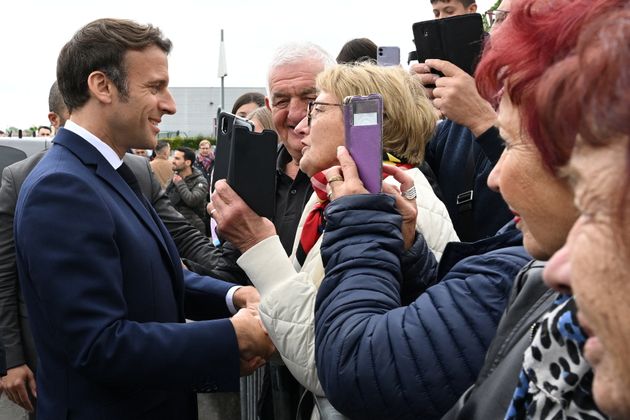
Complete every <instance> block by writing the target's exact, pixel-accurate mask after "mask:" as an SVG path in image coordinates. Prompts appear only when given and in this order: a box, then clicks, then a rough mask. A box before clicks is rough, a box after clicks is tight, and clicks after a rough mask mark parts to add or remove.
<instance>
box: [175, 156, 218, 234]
mask: <svg viewBox="0 0 630 420" xmlns="http://www.w3.org/2000/svg"><path fill="white" fill-rule="evenodd" d="M194 161H195V152H194V151H193V150H192V149H190V148H188V147H180V148H178V149H177V150H175V153H174V154H173V164H172V165H173V172H174V173H175V174H174V175H173V179H172V180H171V182H170V184H168V186H167V187H166V195H168V198H169V200H171V203H172V204H173V207H175V209H176V210H177V211H178V212H180V213H181V214H182V215H183V216H184V217H185V218H186V219H188V221H189V222H190V224H192V225H193V226H194V227H196V228H197V229H199V231H200V232H201V233H203V234H205V233H206V227H205V226H206V225H205V221H204V220H205V218H206V204H207V203H208V201H207V197H208V181H206V179H205V178H204V176H203V174H202V173H201V171H199V170H198V169H197V168H194V167H193V162H194Z"/></svg>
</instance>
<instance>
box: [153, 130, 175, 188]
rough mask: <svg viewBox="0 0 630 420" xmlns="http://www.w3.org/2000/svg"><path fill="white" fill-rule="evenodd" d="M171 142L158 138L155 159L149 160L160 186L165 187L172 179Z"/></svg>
mask: <svg viewBox="0 0 630 420" xmlns="http://www.w3.org/2000/svg"><path fill="white" fill-rule="evenodd" d="M170 157H171V144H170V143H169V142H167V141H166V140H160V141H158V142H157V146H155V159H153V160H152V161H151V170H153V173H154V174H155V176H156V177H157V179H158V181H160V186H161V187H162V188H166V186H167V185H168V183H169V182H170V180H171V179H173V164H172V163H171V161H170Z"/></svg>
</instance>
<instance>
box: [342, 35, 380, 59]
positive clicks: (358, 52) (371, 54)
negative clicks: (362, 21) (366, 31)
mask: <svg viewBox="0 0 630 420" xmlns="http://www.w3.org/2000/svg"><path fill="white" fill-rule="evenodd" d="M376 52H377V46H376V44H375V43H374V42H373V41H372V40H371V39H368V38H355V39H351V40H350V41H348V42H346V43H345V44H344V45H343V47H341V51H339V54H337V63H338V64H345V63H356V62H360V61H372V62H376Z"/></svg>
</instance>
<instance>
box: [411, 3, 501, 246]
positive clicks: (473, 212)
mask: <svg viewBox="0 0 630 420" xmlns="http://www.w3.org/2000/svg"><path fill="white" fill-rule="evenodd" d="M431 3H432V4H433V5H434V13H435V16H436V18H437V19H441V18H443V17H451V16H456V15H457V14H459V15H461V14H465V13H474V12H475V11H476V5H475V4H474V3H471V2H467V1H464V0H461V1H460V0H451V1H449V2H445V1H435V0H431ZM442 3H447V4H448V5H449V6H450V7H451V8H449V9H447V8H446V6H445V7H444V8H442V7H441V6H442ZM510 3H511V0H504V1H503V2H502V3H501V5H500V7H499V9H500V10H502V11H504V12H508V11H509V8H510ZM473 5H474V6H475V7H474V9H473V8H471V6H473ZM443 9H444V10H447V11H448V12H451V14H450V15H447V14H446V13H445V12H444V11H443ZM496 28H497V25H496V24H495V26H493V28H492V29H491V32H494V31H495V30H496ZM432 71H434V72H440V73H441V74H442V75H443V76H439V75H437V74H435V73H432ZM410 72H411V73H412V74H414V75H415V76H416V77H418V78H419V80H420V81H421V82H422V84H423V85H424V86H425V88H427V89H426V90H427V94H428V96H429V97H430V98H432V99H433V105H434V106H435V108H436V110H437V111H438V112H439V113H440V114H441V115H442V116H443V117H444V118H445V121H443V122H442V123H440V124H439V125H438V128H437V129H436V133H435V136H434V138H433V140H432V141H431V142H429V145H428V147H427V150H426V157H425V159H426V161H427V163H428V164H429V165H430V166H431V169H433V171H434V172H435V174H436V176H437V178H438V183H439V185H440V188H441V190H442V193H443V197H444V200H445V203H446V207H447V208H448V210H449V215H450V217H451V220H452V221H453V224H454V225H455V228H456V230H457V233H458V235H459V237H460V238H461V239H462V240H463V241H474V240H478V239H482V238H485V237H488V236H492V235H494V233H496V231H497V230H498V229H499V228H500V227H502V226H503V225H504V224H505V223H507V222H508V221H509V220H510V219H511V218H512V214H511V213H510V211H509V209H508V207H507V205H506V204H505V202H504V201H503V199H502V198H501V196H500V194H498V193H495V192H493V191H491V190H490V189H489V188H488V187H487V185H486V180H487V178H488V174H489V173H490V171H491V170H492V168H493V166H494V164H495V163H496V161H497V160H498V158H499V156H500V155H501V152H502V150H503V143H502V141H501V139H500V137H499V133H498V130H497V129H496V127H494V124H495V122H496V112H495V111H494V108H493V106H492V105H491V104H490V103H488V102H487V101H485V100H484V99H483V98H481V96H479V93H478V92H477V88H476V86H475V80H474V78H473V77H472V76H470V75H469V74H468V73H466V72H465V71H463V70H462V69H460V68H459V67H457V66H455V65H454V64H452V63H450V62H448V61H445V60H439V59H428V60H426V61H425V62H423V63H417V64H412V65H411V67H410ZM432 85H434V86H435V88H428V87H429V86H432Z"/></svg>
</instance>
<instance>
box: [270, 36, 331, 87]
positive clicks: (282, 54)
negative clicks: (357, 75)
mask: <svg viewBox="0 0 630 420" xmlns="http://www.w3.org/2000/svg"><path fill="white" fill-rule="evenodd" d="M303 60H314V61H318V62H320V63H321V64H322V65H323V67H324V68H328V67H332V66H334V65H336V64H337V62H336V61H335V59H334V58H333V57H332V56H331V55H330V54H328V52H326V50H324V49H323V48H322V47H320V46H319V45H316V44H313V43H312V42H290V43H287V44H284V45H281V46H280V47H278V48H277V49H276V51H275V52H274V54H273V57H272V59H271V62H270V63H269V71H268V72H267V94H268V95H270V93H271V92H270V86H269V77H270V76H271V73H272V72H273V71H274V70H275V69H276V68H278V67H281V66H284V65H287V64H292V63H297V62H300V61H303Z"/></svg>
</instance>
